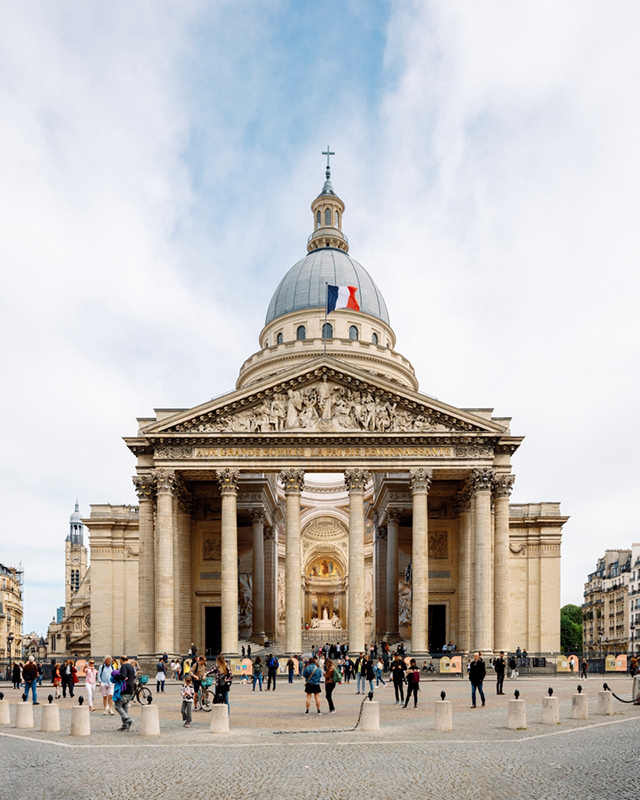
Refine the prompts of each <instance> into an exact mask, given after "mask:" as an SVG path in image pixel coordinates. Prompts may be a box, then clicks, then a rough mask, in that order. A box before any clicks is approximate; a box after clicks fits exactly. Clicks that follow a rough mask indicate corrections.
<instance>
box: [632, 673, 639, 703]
mask: <svg viewBox="0 0 640 800" xmlns="http://www.w3.org/2000/svg"><path fill="white" fill-rule="evenodd" d="M639 694H640V675H634V676H633V688H632V689H631V697H632V698H633V699H634V700H635V699H636V698H637V697H638V695H639Z"/></svg>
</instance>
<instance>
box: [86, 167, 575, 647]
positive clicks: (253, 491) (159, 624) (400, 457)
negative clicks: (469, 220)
mask: <svg viewBox="0 0 640 800" xmlns="http://www.w3.org/2000/svg"><path fill="white" fill-rule="evenodd" d="M312 210H313V214H314V234H313V235H312V236H311V237H310V240H309V247H308V249H309V255H308V256H307V257H306V259H303V262H300V263H299V264H297V265H295V267H294V268H292V270H291V271H290V273H288V274H287V276H285V278H284V279H283V281H282V283H281V284H280V286H279V287H278V290H277V292H276V295H274V299H273V300H272V303H271V304H270V307H269V312H268V315H267V324H266V325H265V327H264V329H263V330H262V332H261V333H260V336H259V342H260V347H261V350H260V351H259V352H258V353H257V354H254V356H252V357H251V358H250V359H248V360H247V361H246V362H245V364H243V366H242V368H241V370H240V376H239V378H238V382H237V384H236V388H235V390H234V391H232V392H230V393H228V394H225V395H223V396H221V397H218V398H216V399H214V400H211V401H208V402H206V403H203V404H202V405H199V406H196V407H194V408H189V409H166V410H163V409H159V410H157V411H156V414H155V416H154V417H150V418H143V419H139V420H138V430H137V433H136V434H135V435H134V436H130V437H127V438H126V439H125V441H126V444H127V446H128V447H129V449H130V450H131V452H132V453H133V454H134V455H135V457H136V459H137V464H136V475H135V476H134V483H135V487H136V491H137V493H138V498H139V501H140V505H139V509H136V508H133V507H116V506H93V507H92V513H91V516H90V518H89V519H88V520H86V524H87V525H88V527H89V529H90V534H91V550H92V565H93V566H92V570H93V571H94V577H95V580H94V587H95V588H94V593H93V596H92V609H93V612H92V619H93V625H94V627H93V646H92V650H93V653H94V655H96V656H99V655H103V654H104V653H106V652H114V651H116V652H117V651H119V650H120V649H121V648H124V649H125V650H127V651H130V652H131V653H136V654H138V655H139V656H141V657H144V658H149V659H151V658H153V657H154V656H155V655H156V654H158V653H162V652H167V653H178V652H180V653H184V652H186V650H187V648H188V647H189V644H190V643H191V642H195V643H196V645H197V646H198V649H199V651H200V652H202V651H210V652H212V653H213V652H217V651H218V650H222V651H223V652H225V653H227V654H236V653H237V652H238V641H239V638H240V637H246V638H251V639H253V640H254V641H258V642H263V641H264V640H265V639H268V640H270V641H277V642H278V643H279V646H280V649H281V650H284V651H286V652H299V651H301V650H302V649H303V642H304V641H306V640H309V639H313V638H317V639H320V638H324V639H325V641H338V640H341V641H348V643H349V647H350V649H351V650H352V651H359V650H360V649H362V647H363V646H364V644H365V641H371V640H372V639H374V638H375V639H381V638H383V637H386V638H387V639H388V640H390V641H393V640H397V639H398V638H400V637H401V636H402V637H404V638H406V639H409V640H410V642H411V649H412V651H413V652H414V653H416V654H420V653H426V652H428V651H435V650H438V649H440V648H441V647H442V645H443V644H445V643H447V642H455V643H456V645H457V647H458V650H465V651H469V650H472V649H482V651H483V652H485V653H488V654H490V653H491V652H493V651H494V650H500V649H504V650H508V649H515V648H516V647H518V646H520V647H521V648H523V649H525V648H526V649H527V650H528V651H529V652H554V651H558V650H559V646H560V619H559V611H560V596H559V591H560V542H561V532H562V526H563V524H564V522H566V519H567V518H566V517H563V516H561V514H560V508H559V505H558V504H557V503H539V504H529V505H510V503H509V498H510V494H511V491H512V487H513V482H514V476H513V474H512V469H511V457H512V455H513V454H514V453H515V452H516V450H517V449H518V448H519V447H520V444H521V442H522V437H521V436H516V435H514V434H512V433H511V429H510V419H508V418H503V417H496V416H494V415H493V413H492V411H491V410H490V409H462V408H457V407H455V406H452V405H449V404H446V403H443V402H441V401H439V400H435V399H434V398H432V397H430V396H428V395H426V394H422V393H420V392H419V391H418V381H417V378H416V377H415V372H414V370H413V367H412V366H411V364H410V363H409V362H408V361H407V359H405V358H404V357H403V356H401V355H400V354H399V353H397V352H396V351H395V350H394V349H393V348H394V347H395V334H394V332H393V330H392V328H391V327H390V325H389V323H388V315H387V311H386V305H385V304H384V300H383V299H382V298H381V295H380V293H379V290H378V289H377V287H375V284H373V281H372V279H371V278H370V276H369V275H368V273H366V271H365V270H364V268H363V267H362V266H361V265H359V264H358V263H357V262H355V261H353V260H351V259H350V257H347V256H346V251H347V250H348V243H347V242H346V237H345V236H344V234H343V233H342V215H343V212H344V204H343V203H342V201H341V200H339V198H337V196H336V195H335V192H334V191H333V187H332V186H331V184H330V181H328V180H327V183H326V184H325V187H324V189H323V192H322V194H321V195H320V196H319V198H317V199H316V201H314V204H313V205H312ZM318 212H320V220H319V221H318V217H317V215H318ZM325 212H326V214H325ZM329 228H331V229H332V230H331V231H329V230H328V229H329ZM325 240H326V241H325ZM336 242H339V243H340V245H339V247H338V246H337V245H336ZM307 260H308V263H307ZM334 281H335V282H336V283H337V284H339V285H343V283H346V282H351V285H353V286H354V287H356V298H357V297H358V296H359V295H358V292H362V300H361V302H362V304H363V310H358V309H355V308H345V309H340V310H336V311H332V312H331V314H330V315H329V323H330V327H327V325H328V324H329V323H327V322H326V312H325V309H324V308H323V307H322V304H323V302H324V300H323V299H322V297H324V295H323V294H322V292H323V291H324V287H325V286H326V284H327V283H329V282H331V283H332V285H333V282H334ZM341 282H342V283H341ZM356 284H357V286H356ZM319 287H320V288H319ZM312 297H313V298H316V299H314V300H313V301H309V302H308V303H307V305H305V302H304V298H312ZM300 298H303V300H302V301H301V299H300ZM318 298H320V300H319V301H318ZM308 337H310V338H308ZM315 473H322V474H323V475H324V476H325V477H323V478H317V477H316V476H315ZM327 473H332V474H333V476H334V477H333V479H328V478H327V477H326V475H327ZM543 587H544V588H543Z"/></svg>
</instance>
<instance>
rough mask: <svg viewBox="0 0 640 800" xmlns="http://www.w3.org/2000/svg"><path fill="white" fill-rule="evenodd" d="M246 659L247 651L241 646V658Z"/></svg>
mask: <svg viewBox="0 0 640 800" xmlns="http://www.w3.org/2000/svg"><path fill="white" fill-rule="evenodd" d="M246 657H247V650H246V648H245V646H244V645H242V658H246Z"/></svg>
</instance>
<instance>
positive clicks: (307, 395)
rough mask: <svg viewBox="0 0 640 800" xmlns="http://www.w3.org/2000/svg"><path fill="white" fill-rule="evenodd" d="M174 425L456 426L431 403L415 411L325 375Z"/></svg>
mask: <svg viewBox="0 0 640 800" xmlns="http://www.w3.org/2000/svg"><path fill="white" fill-rule="evenodd" d="M176 430H190V431H194V432H198V433H216V432H232V433H240V432H249V433H254V432H259V433H269V432H274V431H295V430H298V431H309V432H311V433H329V432H331V431H336V432H337V431H376V432H379V433H394V432H405V433H406V432H416V433H420V432H426V431H431V432H446V431H451V430H453V428H452V427H450V426H449V425H446V424H444V423H443V422H442V420H440V419H437V418H436V417H435V416H434V415H432V414H431V413H430V412H429V410H428V409H424V410H423V411H422V413H414V412H413V411H409V410H407V409H403V408H400V407H399V404H398V402H391V401H390V400H388V399H385V398H382V397H379V396H378V395H377V394H376V393H375V391H374V390H368V389H362V388H350V387H347V386H341V385H338V384H335V383H332V382H331V381H328V380H327V377H326V375H324V376H323V378H322V380H320V381H317V382H315V383H312V384H309V385H307V386H304V387H300V388H291V389H288V390H287V392H286V393H284V392H280V393H277V392H276V393H274V394H273V395H271V396H270V397H267V398H266V399H264V400H263V401H262V403H261V404H260V405H257V406H254V407H252V408H249V409H247V410H246V411H240V412H238V413H234V414H224V413H223V414H220V415H219V416H217V417H215V418H213V419H205V420H189V421H186V422H183V423H182V424H180V425H178V426H177V427H176Z"/></svg>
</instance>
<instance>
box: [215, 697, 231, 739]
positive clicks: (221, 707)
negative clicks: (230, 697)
mask: <svg viewBox="0 0 640 800" xmlns="http://www.w3.org/2000/svg"><path fill="white" fill-rule="evenodd" d="M210 731H211V733H229V709H228V708H227V704H226V703H217V704H216V705H213V706H211V728H210Z"/></svg>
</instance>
